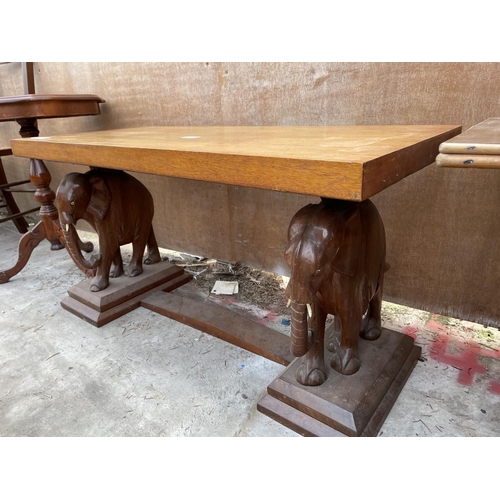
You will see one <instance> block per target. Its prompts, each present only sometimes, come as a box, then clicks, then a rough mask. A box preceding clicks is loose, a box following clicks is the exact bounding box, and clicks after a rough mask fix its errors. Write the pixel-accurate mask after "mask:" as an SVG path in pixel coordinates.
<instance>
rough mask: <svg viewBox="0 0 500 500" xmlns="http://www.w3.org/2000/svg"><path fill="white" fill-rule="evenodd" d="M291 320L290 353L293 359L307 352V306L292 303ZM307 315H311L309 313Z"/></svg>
mask: <svg viewBox="0 0 500 500" xmlns="http://www.w3.org/2000/svg"><path fill="white" fill-rule="evenodd" d="M291 304H292V320H291V325H290V326H291V337H292V342H291V352H292V354H293V355H294V356H295V357H300V356H304V354H305V353H306V352H307V351H308V350H309V347H310V346H309V334H308V327H307V315H308V309H309V308H310V307H311V306H309V304H299V303H297V302H294V301H292V303H291ZM308 306H309V307H308ZM309 315H311V313H310V312H309Z"/></svg>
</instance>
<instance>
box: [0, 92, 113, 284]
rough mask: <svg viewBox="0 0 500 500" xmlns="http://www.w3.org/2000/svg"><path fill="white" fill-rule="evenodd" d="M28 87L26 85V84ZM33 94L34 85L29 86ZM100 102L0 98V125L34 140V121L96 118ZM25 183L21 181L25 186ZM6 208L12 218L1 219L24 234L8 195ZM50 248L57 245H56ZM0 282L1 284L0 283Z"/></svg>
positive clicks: (1, 177) (0, 174)
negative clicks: (11, 125)
mask: <svg viewBox="0 0 500 500" xmlns="http://www.w3.org/2000/svg"><path fill="white" fill-rule="evenodd" d="M28 87H30V85H28ZM31 87H32V90H28V91H31V92H34V83H32V84H31ZM104 102H105V101H104V99H101V98H100V97H98V96H96V95H93V94H77V95H72V94H70V95H68V94H34V93H33V94H26V95H18V96H8V97H0V122H14V121H15V122H17V123H18V124H19V125H20V127H21V128H20V130H19V135H20V136H21V137H37V136H38V135H39V134H40V132H39V130H38V127H37V121H38V120H41V119H48V118H69V117H74V116H89V115H98V114H100V112H101V110H100V107H99V105H100V104H102V103H104ZM4 154H11V152H10V150H4ZM28 182H29V181H28V180H26V181H23V183H28ZM0 184H5V185H6V184H7V179H6V177H5V173H4V170H3V166H2V164H1V161H0ZM4 195H5V198H6V202H7V205H8V206H9V208H10V209H11V211H12V212H13V214H15V215H13V216H12V217H9V218H7V219H4V220H9V219H14V224H15V225H16V226H17V228H18V229H19V231H20V232H21V233H26V231H27V230H28V224H27V222H26V221H25V220H24V218H19V216H18V215H17V214H19V208H18V207H17V205H16V203H15V200H14V198H13V196H12V195H11V193H8V192H6V193H4ZM35 210H38V209H37V208H35V209H31V210H27V211H26V212H23V215H24V214H28V213H30V212H33V211H35ZM53 245H55V246H58V245H57V243H53ZM0 282H1V281H0Z"/></svg>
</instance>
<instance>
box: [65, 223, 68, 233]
mask: <svg viewBox="0 0 500 500" xmlns="http://www.w3.org/2000/svg"><path fill="white" fill-rule="evenodd" d="M64 226H65V227H64V229H65V231H66V232H68V231H69V224H65V225H64Z"/></svg>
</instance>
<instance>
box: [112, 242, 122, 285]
mask: <svg viewBox="0 0 500 500" xmlns="http://www.w3.org/2000/svg"><path fill="white" fill-rule="evenodd" d="M123 274H124V271H123V259H122V253H121V252H120V247H118V249H117V250H116V252H115V256H114V257H113V262H112V264H111V271H110V273H109V277H110V278H119V277H120V276H123Z"/></svg>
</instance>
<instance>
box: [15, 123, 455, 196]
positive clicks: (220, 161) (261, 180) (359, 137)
mask: <svg viewBox="0 0 500 500" xmlns="http://www.w3.org/2000/svg"><path fill="white" fill-rule="evenodd" d="M459 132H460V127H458V126H456V125H455V126H450V125H399V126H390V125H387V126H359V127H357V126H350V127H139V128H131V129H119V130H105V131H98V132H86V133H81V134H67V135H62V136H53V137H37V138H33V139H29V140H12V141H11V145H12V151H13V153H14V154H15V155H17V156H26V157H29V158H32V157H35V158H39V159H43V160H52V161H57V162H65V163H76V164H80V165H92V166H97V167H109V168H119V169H124V170H129V171H134V172H141V173H149V174H157V175H164V176H169V177H179V178H184V179H192V180H199V181H208V182H216V183H223V184H230V185H236V186H244V187H254V188H261V189H270V190H273V191H284V192H290V193H299V194H308V195H316V196H325V197H329V198H341V199H349V200H362V199H366V198H368V197H369V196H371V195H373V194H375V193H377V192H380V191H382V190H383V189H385V188H386V187H388V186H390V185H392V184H394V183H396V182H398V181H399V180H401V179H403V178H404V177H406V176H407V175H409V174H411V173H413V172H415V171H416V170H419V169H421V168H423V167H425V166H426V165H428V164H430V163H432V162H433V161H434V158H435V156H436V154H437V148H438V145H439V144H440V143H441V142H443V141H444V140H446V139H448V138H450V137H453V136H454V135H456V134H458V133H459Z"/></svg>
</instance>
